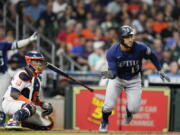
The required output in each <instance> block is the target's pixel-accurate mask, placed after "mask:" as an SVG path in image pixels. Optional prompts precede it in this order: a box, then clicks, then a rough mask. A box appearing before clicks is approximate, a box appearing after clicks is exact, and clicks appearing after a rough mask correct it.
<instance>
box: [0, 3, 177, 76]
mask: <svg viewBox="0 0 180 135" xmlns="http://www.w3.org/2000/svg"><path fill="white" fill-rule="evenodd" d="M18 2H20V0H10V1H9V4H8V7H7V9H8V10H7V14H8V17H10V19H11V20H12V21H15V18H16V17H15V16H16V11H17V9H16V5H17V3H18ZM0 8H1V10H0V14H1V17H0V18H1V21H2V20H3V19H2V15H3V13H2V9H3V5H1V7H0ZM23 14H24V16H25V18H26V19H27V20H28V22H30V23H31V24H32V25H33V26H34V27H35V28H36V29H38V30H39V31H40V32H41V33H42V34H44V35H45V36H46V37H47V38H49V39H50V40H51V41H53V42H54V43H55V44H56V50H57V53H56V55H58V54H59V52H62V51H63V52H65V53H66V54H68V55H70V56H71V57H72V58H73V59H74V60H75V61H76V62H78V63H79V64H80V65H82V66H85V68H86V70H88V71H89V70H90V71H97V72H99V71H102V70H106V69H107V63H106V60H105V55H106V50H107V49H108V48H109V47H111V45H113V43H116V42H118V29H119V27H120V26H122V25H131V26H132V27H134V28H135V29H136V31H137V34H136V40H138V41H143V42H145V43H146V44H147V45H149V46H150V47H151V48H152V49H153V51H155V53H156V55H157V56H158V58H159V59H160V61H161V64H162V66H163V70H164V71H165V72H171V73H172V74H178V73H179V71H180V70H179V68H180V0H27V1H25V4H24V8H23ZM14 39H15V32H14V31H13V30H12V29H11V28H5V27H4V26H3V25H2V22H1V25H0V40H1V41H2V40H7V41H13V40H14ZM25 52H26V48H22V49H20V50H18V51H17V52H13V53H10V55H9V59H10V61H9V63H10V65H11V67H12V68H16V67H23V66H24V64H25V63H24V58H23V57H24V54H25ZM17 63H18V64H17ZM15 64H17V65H15ZM143 68H144V74H150V73H153V72H154V70H155V67H154V66H153V65H152V64H151V63H150V61H148V60H144V62H143Z"/></svg>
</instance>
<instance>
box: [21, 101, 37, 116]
mask: <svg viewBox="0 0 180 135" xmlns="http://www.w3.org/2000/svg"><path fill="white" fill-rule="evenodd" d="M21 108H22V109H25V110H27V111H28V112H29V115H30V116H32V115H33V114H34V113H35V112H36V107H35V106H34V105H31V104H27V103H25V104H23V105H22V107H21Z"/></svg>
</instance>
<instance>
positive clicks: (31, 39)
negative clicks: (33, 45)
mask: <svg viewBox="0 0 180 135" xmlns="http://www.w3.org/2000/svg"><path fill="white" fill-rule="evenodd" d="M37 38H38V32H34V33H33V34H32V35H31V36H30V37H29V41H30V42H33V41H36V40H37Z"/></svg>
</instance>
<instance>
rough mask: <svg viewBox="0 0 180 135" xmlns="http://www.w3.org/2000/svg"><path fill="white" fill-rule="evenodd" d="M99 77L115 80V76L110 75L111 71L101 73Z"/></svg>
mask: <svg viewBox="0 0 180 135" xmlns="http://www.w3.org/2000/svg"><path fill="white" fill-rule="evenodd" d="M101 76H102V78H103V79H114V78H115V76H114V75H113V74H112V71H111V70H108V71H103V72H101Z"/></svg>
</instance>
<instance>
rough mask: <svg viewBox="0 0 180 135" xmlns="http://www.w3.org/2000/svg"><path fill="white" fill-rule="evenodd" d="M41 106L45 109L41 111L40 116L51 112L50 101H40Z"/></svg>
mask: <svg viewBox="0 0 180 135" xmlns="http://www.w3.org/2000/svg"><path fill="white" fill-rule="evenodd" d="M41 108H42V109H44V110H45V111H44V112H42V116H46V115H49V114H51V113H52V112H53V107H52V105H51V103H45V102H44V103H42V105H41Z"/></svg>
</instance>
